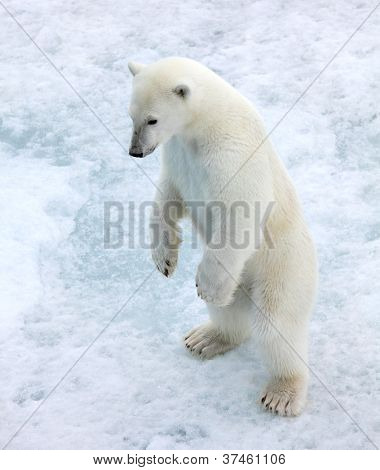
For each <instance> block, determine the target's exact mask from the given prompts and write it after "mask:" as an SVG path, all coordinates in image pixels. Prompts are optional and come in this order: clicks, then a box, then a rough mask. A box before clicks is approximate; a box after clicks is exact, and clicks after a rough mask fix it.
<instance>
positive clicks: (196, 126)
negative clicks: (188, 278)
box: [129, 58, 317, 416]
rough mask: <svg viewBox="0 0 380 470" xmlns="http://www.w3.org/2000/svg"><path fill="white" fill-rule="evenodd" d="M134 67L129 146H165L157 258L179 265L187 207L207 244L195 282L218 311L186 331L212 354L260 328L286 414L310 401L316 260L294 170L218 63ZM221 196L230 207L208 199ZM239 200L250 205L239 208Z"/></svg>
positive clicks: (197, 351) (171, 61) (140, 151)
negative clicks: (213, 207) (215, 68)
mask: <svg viewBox="0 0 380 470" xmlns="http://www.w3.org/2000/svg"><path fill="white" fill-rule="evenodd" d="M129 69H130V71H131V73H132V75H133V76H134V80H133V93H132V99H131V104H130V109H129V113H130V116H131V118H132V120H133V125H134V128H133V136H132V141H131V146H130V151H129V153H130V155H131V156H133V157H139V158H141V157H145V156H146V155H148V154H150V153H151V152H153V151H154V149H155V148H156V147H157V146H158V145H161V146H162V149H161V159H162V162H161V174H160V181H159V186H158V191H157V195H156V210H155V211H154V214H153V215H152V220H151V226H152V227H153V228H154V231H155V234H156V237H155V238H156V240H155V242H154V243H153V249H152V255H153V260H154V262H155V263H156V265H157V268H158V269H159V270H160V271H161V272H162V273H163V274H164V275H165V276H170V275H171V274H172V273H173V271H174V270H175V267H176V264H177V257H178V249H179V245H180V242H181V238H180V228H179V226H178V224H177V222H178V220H179V219H180V218H181V217H184V216H186V215H188V216H190V217H191V219H192V222H193V224H194V226H195V227H196V229H197V231H198V232H199V234H200V235H201V237H202V239H203V240H204V244H205V247H204V253H203V258H202V260H201V262H200V264H199V266H198V272H197V275H196V281H195V282H196V288H197V291H198V295H199V296H200V297H201V298H202V299H203V300H204V301H205V302H206V305H207V308H208V310H209V315H210V321H209V322H208V323H207V324H205V325H201V326H199V327H197V328H194V329H193V330H192V331H190V332H189V333H188V334H187V335H186V336H185V344H186V347H187V348H188V349H189V350H190V351H191V352H192V353H193V354H194V355H196V356H197V357H201V358H205V359H210V358H212V357H213V356H215V355H217V354H221V353H224V352H226V351H228V350H230V349H232V348H234V347H236V346H238V345H239V344H240V343H241V342H242V341H244V340H246V339H247V338H248V337H249V336H250V335H251V334H252V333H254V335H255V337H256V339H257V343H258V344H259V346H260V348H261V350H262V351H263V353H264V357H265V359H266V361H267V364H268V367H269V370H270V373H271V379H270V381H269V383H268V385H267V386H266V388H265V389H264V391H263V393H262V395H261V397H260V400H261V403H262V404H263V406H264V407H265V408H266V409H268V410H269V411H272V412H273V413H277V414H280V415H282V416H294V415H298V414H299V413H300V412H301V411H302V408H303V407H304V405H305V401H306V392H307V382H308V367H307V342H308V341H307V337H308V323H309V316H310V312H311V309H312V306H313V302H314V296H315V291H316V284H317V269H316V265H317V263H316V255H315V250H314V246H313V242H312V240H311V238H310V235H309V232H308V229H307V226H306V223H305V221H304V218H303V215H302V211H301V208H300V204H299V202H298V199H297V195H296V193H295V189H294V187H293V185H292V183H291V181H290V178H289V176H288V174H287V172H286V170H285V168H284V166H283V165H282V163H281V161H280V160H279V159H278V157H277V156H276V154H275V152H274V150H273V148H272V146H271V144H270V143H269V141H268V140H267V139H266V138H265V130H264V126H263V124H262V122H261V120H260V118H259V116H258V114H257V113H256V111H255V109H254V108H253V106H252V104H251V103H250V102H249V101H248V100H247V99H246V98H244V97H243V96H242V95H240V93H238V92H237V91H236V90H235V89H234V88H233V87H232V86H230V85H229V84H228V83H226V82H225V81H224V80H223V79H222V78H220V77H219V76H218V75H216V74H215V73H213V72H212V71H211V70H209V69H208V68H206V67H204V66H203V65H201V64H199V63H198V62H195V61H193V60H189V59H182V58H168V59H163V60H160V61H158V62H156V63H154V64H152V65H149V66H143V65H141V64H137V63H130V64H129ZM194 201H196V202H197V204H194ZM213 201H218V203H219V204H221V207H222V208H224V211H223V210H220V211H209V210H207V207H206V206H207V204H210V203H212V202H213ZM236 202H242V203H243V204H244V209H245V210H244V211H243V213H244V214H243V215H242V214H240V215H236V214H234V217H232V212H233V207H234V204H235V203H236ZM173 207H175V209H176V210H173ZM195 208H196V209H195ZM268 208H271V209H272V210H271V211H270V214H269V215H268V217H267V220H266V224H265V228H266V230H267V232H268V234H269V235H270V240H269V242H270V243H269V242H268V240H267V238H268V237H263V236H261V237H259V238H260V239H259V242H258V240H257V238H258V237H257V233H258V228H259V227H258V225H259V223H260V217H258V211H261V213H262V212H265V211H266V212H268V211H267V209H268ZM247 209H248V210H247ZM215 212H216V213H215ZM222 213H223V214H224V215H223V216H222V215H221V214H222ZM210 227H211V229H210ZM264 232H265V231H264ZM222 233H224V234H226V233H227V236H225V237H224V240H223V243H217V242H216V240H218V239H220V237H221V234H222ZM243 235H244V237H243ZM247 236H248V237H247ZM242 238H244V240H245V242H244V243H240V242H239V243H237V241H236V239H239V240H241V239H242ZM247 240H248V241H247Z"/></svg>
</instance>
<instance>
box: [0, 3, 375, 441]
mask: <svg viewBox="0 0 380 470" xmlns="http://www.w3.org/2000/svg"><path fill="white" fill-rule="evenodd" d="M4 4H5V5H6V6H7V8H8V9H9V10H10V11H11V12H12V14H14V15H15V17H16V18H17V20H18V21H19V22H20V23H21V24H22V25H23V27H24V28H25V29H26V31H27V32H28V33H29V34H30V35H31V37H32V38H33V39H34V40H35V41H36V43H37V44H38V45H39V46H40V48H42V49H43V50H44V51H45V53H46V54H48V56H49V58H50V59H51V60H52V61H53V63H54V64H55V65H56V67H57V69H58V70H59V71H61V73H63V74H64V76H65V77H66V78H67V80H68V81H69V82H70V83H71V84H72V86H73V87H74V88H75V89H76V90H77V91H78V93H79V94H80V95H81V96H82V97H83V98H84V99H85V100H86V102H87V103H88V104H89V106H90V107H91V108H92V109H93V110H94V111H95V112H96V113H97V115H98V116H100V117H101V119H102V120H103V121H104V123H105V124H106V126H108V127H109V128H110V129H111V130H112V132H113V133H114V134H115V136H117V139H118V140H119V142H120V143H121V145H122V146H124V147H126V148H127V147H128V141H129V134H130V130H131V123H130V121H129V119H128V116H127V105H128V101H129V96H130V88H131V79H130V77H129V73H128V69H127V62H128V60H131V59H133V60H138V61H141V62H150V61H153V60H156V59H158V58H161V57H165V56H170V55H179V56H187V57H191V58H194V59H197V60H199V61H201V62H203V63H205V64H206V65H208V66H210V67H211V68H213V69H214V70H215V71H216V72H218V73H220V74H221V75H222V76H223V77H224V78H226V79H227V80H228V81H229V82H231V83H232V84H233V85H234V86H235V87H236V88H238V89H239V90H240V91H241V92H242V93H244V94H245V95H246V96H247V97H249V98H250V99H251V100H252V101H253V102H254V103H255V104H256V106H257V108H258V109H259V111H260V113H261V114H262V116H263V118H264V121H265V123H266V126H267V129H268V130H270V129H271V128H272V127H273V126H274V125H275V124H276V123H277V122H278V120H279V119H280V118H281V117H282V116H283V114H284V113H285V112H286V111H287V110H288V109H289V107H290V106H291V105H292V104H293V103H294V102H295V100H296V99H297V98H298V96H299V95H300V94H301V93H302V92H303V90H304V89H305V88H306V87H307V85H308V84H309V83H310V82H311V80H312V79H313V78H314V77H315V76H316V74H317V73H318V72H319V71H320V70H321V69H322V68H323V66H324V65H325V64H326V63H327V62H328V61H329V59H330V58H331V57H332V55H333V54H334V52H335V51H337V50H338V49H339V47H340V46H341V45H342V44H343V43H344V41H345V40H346V39H347V38H348V37H349V36H350V34H351V33H352V32H353V31H354V30H355V29H356V27H357V26H358V25H359V24H360V22H361V21H362V20H363V19H364V18H365V17H366V16H367V14H368V13H369V12H370V10H371V9H372V8H373V7H374V6H375V2H374V1H366V0H361V1H358V0H349V1H346V0H337V1H335V2H327V1H325V0H316V1H314V2H312V3H310V2H302V1H301V0H296V1H293V2H286V1H285V0H274V1H272V2H266V1H264V0H258V1H255V2H252V1H251V0H239V2H234V3H233V4H232V3H231V2H230V1H226V0H218V1H216V0H213V1H207V2H204V1H201V0H189V1H187V2H176V1H174V0H169V1H166V2H158V1H156V0H135V1H134V2H123V1H121V0H116V1H114V2H112V4H111V3H109V2H106V1H104V0H103V1H100V0H99V1H96V2H90V1H82V2H74V1H63V0H52V1H49V2H42V1H38V2H37V1H32V0H25V1H23V2H21V1H20V0H4ZM0 12H1V13H0V24H1V27H0V44H1V46H0V63H1V68H0V90H1V114H0V165H1V169H2V171H1V173H0V188H1V198H0V214H1V218H2V220H1V227H2V229H1V231H0V256H1V260H2V263H1V265H2V269H1V271H0V290H1V307H0V308H1V326H0V341H1V348H0V369H1V371H2V374H1V382H0V391H1V393H0V410H1V423H2V424H1V427H0V443H2V445H5V444H6V443H7V442H8V440H9V439H10V438H11V436H12V435H13V434H14V433H15V432H16V431H17V430H18V429H19V427H20V426H21V425H22V424H23V423H24V421H25V420H26V419H27V418H28V417H29V416H30V415H31V413H32V412H33V411H34V410H35V409H36V408H37V407H38V406H40V408H39V409H38V411H37V412H36V413H35V414H34V416H33V417H32V418H31V419H30V421H29V422H28V423H27V424H26V425H25V427H23V429H21V430H20V432H19V433H18V434H17V435H16V436H15V437H14V439H13V440H12V441H11V442H10V443H9V446H8V448H11V449H78V448H80V449H85V448H88V449H95V448H99V449H100V448H101V449H124V448H129V449H142V448H147V449H173V448H174V449H208V448H211V449H222V448H234V449H240V448H241V449H243V448H246V449H248V448H250V449H287V448H289V449H367V448H373V444H372V443H371V442H370V441H369V440H368V439H367V437H366V436H365V435H364V434H363V432H362V431H361V430H360V429H359V428H358V426H356V425H355V424H354V423H353V421H352V420H351V419H350V418H349V417H348V416H347V414H345V413H344V412H343V410H342V408H341V407H340V406H338V404H337V403H336V401H335V400H334V399H333V398H332V396H331V395H330V394H329V393H328V392H327V391H326V390H325V388H324V387H323V386H322V385H321V383H320V382H319V381H318V380H317V379H316V378H315V377H312V379H311V386H310V394H309V402H308V406H307V409H306V411H305V413H304V414H303V415H302V416H301V417H299V418H297V419H282V418H279V417H276V416H271V415H269V414H267V413H265V412H263V411H262V410H260V408H259V406H258V405H257V403H256V400H257V397H258V394H259V392H260V390H261V388H262V387H263V385H264V384H265V380H266V378H267V372H266V370H265V368H264V367H263V365H262V363H261V360H260V358H259V357H258V355H257V352H256V351H255V347H254V344H253V343H252V342H248V343H246V344H244V345H242V346H241V347H240V348H238V349H236V350H235V351H233V352H230V353H228V354H226V355H225V356H223V357H218V358H216V359H214V360H212V361H209V362H200V361H197V360H195V359H193V358H192V357H190V356H189V354H188V353H187V351H186V350H185V348H184V347H183V345H182V344H181V337H182V336H183V334H184V333H185V332H187V330H188V329H190V328H192V327H193V326H195V325H197V324H199V323H201V322H204V321H205V319H206V318H207V313H206V309H205V307H204V305H203V304H202V303H201V301H200V300H198V298H197V296H196V292H195V287H194V275H195V272H196V266H197V262H198V261H199V258H200V254H201V253H200V251H199V250H194V249H192V247H191V233H190V226H189V224H185V242H184V245H183V247H182V252H181V257H180V263H179V267H178V271H177V272H176V274H175V276H174V278H173V279H170V280H167V279H165V278H164V277H163V276H161V275H160V274H159V273H158V272H153V274H152V275H151V276H150V277H148V276H149V275H150V273H151V271H152V269H153V264H152V262H151V260H150V253H149V251H148V250H147V249H144V248H141V247H139V246H138V244H137V245H136V246H135V247H134V248H131V247H129V246H128V243H127V241H128V240H130V239H131V237H132V235H133V233H132V232H133V230H132V229H131V228H130V227H128V221H127V216H126V220H125V223H124V228H125V232H126V243H125V244H124V246H123V247H122V248H120V249H104V245H103V206H104V202H105V201H120V202H121V203H122V204H123V205H124V207H125V211H126V213H127V212H128V204H129V203H131V202H134V204H135V207H136V208H137V207H138V205H139V204H140V203H142V202H144V201H147V200H151V199H152V197H153V194H154V186H153V185H152V184H151V182H150V181H149V179H148V178H147V177H146V176H145V175H144V173H143V172H142V171H141V170H140V169H139V168H138V167H137V166H136V165H135V162H134V161H132V159H130V158H129V157H128V155H127V154H126V153H125V151H124V150H123V149H122V147H121V145H119V144H118V143H117V142H115V140H114V139H113V138H112V137H111V136H110V135H109V133H108V132H107V131H106V130H105V128H104V127H102V125H101V124H100V123H99V122H98V120H97V119H96V118H95V116H94V115H93V114H92V113H91V112H90V111H89V110H88V108H87V107H86V106H85V105H84V103H83V102H82V101H81V100H80V99H79V98H78V96H76V94H75V93H74V92H73V90H72V89H71V88H70V87H69V86H68V84H67V83H65V81H64V80H63V79H62V77H61V76H60V75H59V74H58V73H57V71H56V70H54V68H53V67H52V66H51V65H50V64H49V63H48V62H47V60H46V58H45V57H44V56H43V55H42V54H41V52H40V51H39V50H38V49H37V48H36V47H35V45H33V44H32V43H31V41H30V40H29V39H28V38H27V37H26V36H25V34H24V33H23V31H22V30H21V29H20V28H19V26H18V25H17V24H16V23H15V22H14V21H13V20H12V19H11V18H10V17H9V15H8V14H7V13H6V12H5V11H4V10H3V8H0ZM379 22H380V9H379V10H378V11H376V12H375V13H374V14H373V16H372V17H371V18H370V19H369V20H368V22H367V23H366V24H365V25H364V26H363V27H362V29H361V30H360V31H359V32H358V33H357V34H356V35H355V36H354V37H353V39H352V40H351V41H350V42H349V44H348V45H347V46H346V48H345V49H344V50H343V51H342V52H341V53H340V54H339V55H338V56H337V58H336V59H335V60H334V62H333V63H332V64H331V66H330V67H329V68H328V69H327V70H326V71H325V72H324V73H323V75H322V76H321V77H320V79H319V80H318V81H317V82H316V83H315V84H314V85H313V86H312V87H311V88H310V90H309V91H308V93H307V94H306V95H305V96H304V97H303V98H302V100H300V102H299V103H298V104H297V106H296V107H295V108H294V109H293V110H292V111H291V112H290V113H289V115H288V116H287V117H286V119H285V120H284V121H283V122H282V123H281V124H280V125H279V126H278V128H277V129H276V130H275V132H274V133H273V135H272V137H271V138H272V141H273V142H274V145H275V147H276V148H277V150H278V153H279V155H280V156H281V158H282V159H283V160H284V161H285V163H286V165H287V167H288V169H289V172H290V174H291V176H292V177H293V180H294V183H295V185H296V187H297V190H298V192H299V195H300V198H301V200H302V202H303V206H304V210H305V214H306V217H307V219H308V221H309V223H310V226H311V229H312V232H313V235H314V238H315V240H316V243H317V246H318V252H319V260H320V276H321V279H320V289H319V298H318V303H317V306H316V308H315V312H314V315H313V320H312V323H311V333H310V338H311V347H310V353H311V354H310V356H311V357H310V365H311V367H312V369H313V370H314V371H315V372H316V373H317V375H318V376H319V377H320V379H321V380H322V381H323V383H324V384H326V386H327V387H328V389H329V390H330V391H331V393H332V394H333V395H334V396H335V397H336V399H337V400H338V401H339V403H340V404H341V405H342V406H343V407H344V408H345V409H346V410H347V412H348V413H349V414H350V415H351V417H352V418H353V419H354V420H355V421H356V422H357V423H358V424H359V426H360V427H361V428H362V430H364V431H365V433H366V434H367V435H368V436H369V438H370V439H371V440H372V441H373V442H375V443H377V445H378V444H379V441H380V425H379V409H380V407H379V405H380V403H379V393H378V392H379V390H378V387H379V380H378V375H377V376H376V374H379V360H378V351H379V335H378V330H379V324H378V309H379V305H380V293H379V290H378V289H376V287H375V286H376V281H377V283H378V280H379V274H380V272H379V271H380V263H379V251H380V224H379V220H380V219H379V215H380V214H379V199H380V189H379V188H380V184H379V183H380V181H379V164H378V161H379V150H378V149H379V145H380V126H379V124H380V115H379V110H378V103H379V102H380V85H379V84H380V56H379V53H380V35H379V34H378V31H379ZM157 153H158V152H156V153H155V154H154V155H151V156H150V157H148V158H147V159H145V160H144V161H142V162H141V166H142V168H143V170H144V171H145V172H146V173H147V175H148V176H149V177H150V178H151V179H152V180H153V181H155V180H157V177H158V168H159V161H158V157H157ZM136 211H137V209H136ZM137 222H138V224H139V225H138V224H137V226H136V227H135V228H134V230H135V236H137V234H138V233H140V232H141V231H142V230H143V226H144V221H142V220H140V221H137ZM147 277H148V279H147V280H146V282H145V283H143V281H144V279H146V278H147ZM142 283H143V284H142ZM137 288H139V290H138V291H137V292H136V294H135V295H134V296H133V297H132V299H131V300H130V301H129V303H128V304H127V305H126V306H125V308H124V309H123V310H122V311H121V312H120V314H119V315H118V316H117V317H116V319H115V320H114V321H113V322H112V323H111V324H110V325H109V327H108V328H107V329H106V330H105V331H104V333H103V334H102V335H101V336H100V337H99V339H98V340H97V341H96V342H95V343H94V344H93V345H92V347H91V348H90V349H88V351H87V352H86V354H85V355H84V356H83V357H82V359H81V360H80V361H79V362H78V363H77V364H76V365H75V367H74V368H73V369H72V370H71V371H70V372H69V373H68V374H67V376H66V377H65V378H64V380H63V381H62V382H61V383H60V384H59V386H58V387H57V388H56V390H55V391H54V392H53V393H51V395H49V393H50V391H51V390H52V389H53V387H54V386H55V385H56V384H57V383H58V381H59V380H60V379H61V378H62V377H63V376H64V374H65V373H66V371H68V370H69V369H70V367H71V366H72V365H73V364H74V363H75V361H76V360H77V359H78V358H79V357H80V356H81V354H83V352H84V351H85V350H86V348H87V347H88V346H89V345H90V344H91V342H92V341H93V340H94V338H96V337H97V335H98V334H99V332H100V331H101V330H102V329H103V328H104V327H105V326H107V324H108V323H109V321H110V319H111V318H112V317H113V316H114V315H115V313H116V312H117V311H118V310H119V309H120V307H121V306H122V305H123V304H124V302H125V301H126V300H127V299H128V298H130V296H131V295H132V294H133V293H134V292H135V290H136V289H137ZM376 379H377V381H376ZM45 399H46V401H44V400H45Z"/></svg>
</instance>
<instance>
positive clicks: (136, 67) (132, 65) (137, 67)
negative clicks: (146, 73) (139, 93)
mask: <svg viewBox="0 0 380 470" xmlns="http://www.w3.org/2000/svg"><path fill="white" fill-rule="evenodd" d="M144 67H145V65H143V64H139V63H137V62H128V68H129V71H130V72H131V74H132V75H133V76H135V75H137V74H138V73H139V72H141V70H142V69H143V68H144Z"/></svg>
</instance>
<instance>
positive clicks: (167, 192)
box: [150, 181, 184, 277]
mask: <svg viewBox="0 0 380 470" xmlns="http://www.w3.org/2000/svg"><path fill="white" fill-rule="evenodd" d="M183 213H184V207H183V202H182V200H181V198H180V196H179V195H178V192H177V191H176V190H175V188H174V187H173V186H172V185H171V184H170V183H169V182H168V181H162V182H161V184H160V190H159V191H158V192H157V195H156V200H155V204H154V207H153V213H152V215H151V218H150V233H151V250H152V258H153V261H154V263H155V265H156V266H157V269H158V270H159V271H160V272H161V273H162V274H163V275H164V276H166V277H169V276H171V275H172V274H173V272H174V271H175V268H176V266H177V258H178V249H179V245H180V243H181V236H180V235H181V230H180V227H179V226H178V223H177V222H178V220H179V219H180V218H182V217H183Z"/></svg>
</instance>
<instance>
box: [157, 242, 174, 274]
mask: <svg viewBox="0 0 380 470" xmlns="http://www.w3.org/2000/svg"><path fill="white" fill-rule="evenodd" d="M152 259H153V261H154V263H155V265H156V266H157V269H158V270H159V271H160V273H162V274H163V275H164V276H166V277H169V276H171V275H172V274H173V273H174V271H175V268H176V267H177V259H178V250H176V249H170V248H167V247H165V246H163V245H160V246H158V247H157V248H154V249H153V250H152Z"/></svg>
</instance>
